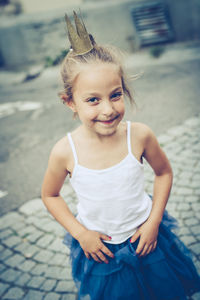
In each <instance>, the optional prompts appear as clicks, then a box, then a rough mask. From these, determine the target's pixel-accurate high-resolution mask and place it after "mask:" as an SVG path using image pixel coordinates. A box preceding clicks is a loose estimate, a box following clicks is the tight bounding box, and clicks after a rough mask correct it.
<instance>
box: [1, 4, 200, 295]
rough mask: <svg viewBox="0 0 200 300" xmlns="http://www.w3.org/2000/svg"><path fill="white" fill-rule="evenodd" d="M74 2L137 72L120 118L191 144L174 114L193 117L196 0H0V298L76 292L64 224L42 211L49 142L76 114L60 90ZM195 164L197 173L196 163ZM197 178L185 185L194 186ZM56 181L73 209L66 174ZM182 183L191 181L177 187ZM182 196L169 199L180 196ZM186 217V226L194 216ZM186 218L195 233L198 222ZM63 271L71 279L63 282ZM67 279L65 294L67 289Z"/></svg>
mask: <svg viewBox="0 0 200 300" xmlns="http://www.w3.org/2000/svg"><path fill="white" fill-rule="evenodd" d="M79 9H80V10H81V13H82V16H83V19H84V22H85V25H86V27H87V29H88V31H89V32H90V33H91V34H93V35H94V37H95V39H96V41H97V43H101V44H112V45H114V46H117V47H119V48H120V49H121V50H123V52H124V65H125V68H126V71H127V73H128V75H137V76H136V77H137V80H130V87H131V89H132V91H133V95H134V98H135V102H136V105H137V107H135V108H134V109H132V108H131V107H130V106H129V105H128V104H127V111H126V116H125V118H126V119H129V120H131V121H139V122H143V123H146V124H147V125H148V126H150V127H151V128H152V129H153V131H154V132H155V133H156V135H157V136H160V135H164V141H165V142H166V140H167V139H168V138H169V136H165V134H166V132H167V131H168V130H170V129H171V128H172V134H174V135H175V134H176V131H177V135H183V136H182V142H181V143H179V141H177V142H176V143H175V142H173V143H172V144H170V145H169V148H168V149H171V150H170V151H172V152H173V153H175V154H176V153H179V152H181V151H182V150H181V149H182V147H183V146H184V147H185V149H184V151H186V152H187V150H188V151H189V150H191V152H192V151H193V150H192V149H193V148H191V149H189V148H190V145H187V144H186V141H187V138H186V137H184V133H185V130H186V129H185V128H186V127H184V128H182V124H183V122H185V120H188V119H190V121H189V122H188V123H187V124H188V126H193V125H194V126H196V124H197V120H196V119H191V118H193V117H198V118H199V113H200V100H199V99H200V85H199V78H200V0H190V1H188V0H177V1H174V0H158V1H153V0H140V1H138V0H137V1H135V0H98V1H97V0H56V1H54V0H42V1H41V0H0V215H1V220H0V239H1V244H0V256H1V260H0V298H1V296H2V299H26V300H27V299H31V300H33V299H37V300H40V299H45V300H50V299H53V300H56V299H59V300H66V299H67V300H72V299H73V300H75V289H74V287H73V283H72V279H71V277H70V276H71V275H70V270H69V269H67V270H65V269H64V268H63V264H64V263H65V262H66V250H62V249H60V250H58V248H59V247H60V248H61V244H62V236H63V231H62V233H60V232H61V231H60V229H59V228H57V227H56V224H55V223H53V221H52V220H51V219H50V217H49V215H47V213H46V212H44V206H43V204H42V202H41V199H40V191H41V185H42V181H43V176H44V173H45V170H46V167H47V163H48V157H49V154H50V151H51V149H52V147H53V145H54V144H55V143H56V142H57V141H58V140H59V139H60V138H62V137H63V136H65V135H66V133H67V132H68V131H71V130H73V128H75V127H76V126H77V124H78V120H73V117H72V114H71V112H70V111H69V110H68V109H67V108H66V107H65V106H64V105H63V104H62V102H61V101H60V99H59V97H58V93H59V91H60V90H61V89H62V82H61V78H60V63H61V61H62V60H63V58H64V56H65V55H66V53H67V52H68V50H69V47H70V45H69V42H68V39H67V30H66V25H65V21H64V14H65V13H67V14H68V15H69V17H70V18H71V19H72V15H73V10H75V11H77V12H79ZM174 126H179V127H175V129H173V128H174ZM190 133H191V132H190ZM191 134H192V133H191ZM194 135H195V132H194ZM184 138H185V139H184ZM196 139H197V138H196V137H195V136H194V138H193V144H195V145H196V148H195V149H197V147H198V143H199V140H196ZM193 146H194V145H193ZM170 147H171V148H170ZM175 147H176V148H177V149H174V148H175ZM173 153H172V154H173ZM167 154H168V153H167ZM189 155H190V158H191V156H192V157H193V158H194V159H195V158H196V159H197V158H198V157H199V156H198V154H197V153H196V152H195V153H192V154H191V153H189ZM195 155H196V156H195ZM179 164H181V162H180V161H179ZM184 164H186V166H187V165H189V164H190V160H189V161H188V162H184ZM197 167H198V164H196V168H197ZM188 168H189V167H188ZM190 168H191V166H190ZM179 169H180V168H179ZM189 170H190V169H189ZM175 171H177V170H175ZM188 172H190V176H191V178H194V174H193V173H192V172H191V170H190V171H185V172H184V171H183V174H182V176H183V177H180V179H179V181H180V184H182V185H183V186H184V182H187V184H188V182H189V180H188ZM195 172H196V173H195V176H197V177H198V176H199V169H198V170H197V169H196V171H195ZM179 173H180V172H179ZM150 177H151V178H152V175H151V176H150ZM197 177H196V178H197ZM199 178H200V177H198V178H197V179H196V181H195V182H193V185H192V184H191V183H190V182H189V184H188V185H189V186H190V185H191V188H192V186H193V187H194V188H196V189H198V188H199ZM67 182H68V181H67ZM175 188H176V187H175ZM64 190H65V193H64V194H65V196H66V200H67V201H69V204H70V208H71V207H72V208H73V211H75V197H74V194H73V192H72V190H71V189H70V188H69V186H68V184H67V183H66V185H65V186H64ZM177 190H178V192H180V191H181V189H180V188H179V187H178V188H177ZM195 192H196V191H195ZM183 193H186V194H187V193H190V191H189V192H188V190H187V188H185V189H184V191H183ZM195 195H196V196H194V195H193V196H192V197H193V198H192V197H191V198H192V199H193V200H194V201H199V198H198V197H199V190H197V192H196V194H195ZM182 197H183V196H182V194H181V197H179V196H176V197H175V198H173V199H177V201H181V203H182ZM197 198H198V199H197ZM32 200H33V201H32ZM70 201H71V202H70ZM191 201H192V200H191ZM197 204H199V202H198V203H197ZM173 205H175V204H174V203H172V211H173V212H174V214H175V210H174V206H173ZM195 205H196V204H195V203H194V210H198V209H199V208H198V206H197V205H196V206H195ZM183 208H184V209H185V210H187V211H186V212H185V216H186V215H187V214H188V216H189V213H190V216H191V215H192V213H193V212H191V211H190V212H189V210H190V208H189V206H187V204H185V206H184V205H183ZM178 213H179V212H178ZM178 213H177V214H178ZM178 216H180V214H178ZM191 219H192V220H189V221H190V222H191V223H189V221H188V225H189V226H190V225H191V224H193V225H195V224H196V223H195V222H199V221H198V220H197V219H195V218H194V217H191ZM193 228H194V230H196V231H195V234H196V235H199V227H198V228H197V226H196V227H193ZM184 230H185V231H184V232H186V233H187V232H188V233H187V234H188V235H189V236H186V239H187V242H188V243H191V242H194V241H196V244H194V245H193V248H194V251H196V252H197V256H198V257H200V256H199V253H200V250H199V249H200V248H199V247H200V243H199V238H197V239H194V237H193V236H192V237H191V236H190V235H191V234H190V232H189V231H188V228H186V229H184ZM52 232H54V234H52ZM182 232H183V231H182ZM198 237H199V236H198ZM188 239H189V240H188ZM192 239H193V240H192ZM46 248H48V249H46ZM198 263H199V262H198ZM48 264H51V266H49V265H48ZM199 269H200V264H199ZM65 272H67V276H68V277H67V278H68V279H69V278H70V279H69V280H71V281H68V282H67V283H66V274H65ZM45 276H46V277H45ZM1 280H2V282H1ZM66 289H67V290H68V291H69V292H71V294H67V295H65V292H66ZM50 292H52V293H51V294H49V293H50ZM25 294H26V296H24V295H25ZM194 299H195V300H196V299H199V298H198V296H197V298H194Z"/></svg>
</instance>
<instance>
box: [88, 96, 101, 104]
mask: <svg viewBox="0 0 200 300" xmlns="http://www.w3.org/2000/svg"><path fill="white" fill-rule="evenodd" d="M98 101H99V100H98V98H96V97H93V98H90V99H88V100H87V102H89V103H94V104H96V103H98Z"/></svg>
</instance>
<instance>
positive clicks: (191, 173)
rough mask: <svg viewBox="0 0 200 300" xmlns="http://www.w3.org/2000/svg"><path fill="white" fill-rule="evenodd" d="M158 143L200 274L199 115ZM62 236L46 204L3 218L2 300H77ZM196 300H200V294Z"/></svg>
mask: <svg viewBox="0 0 200 300" xmlns="http://www.w3.org/2000/svg"><path fill="white" fill-rule="evenodd" d="M158 140H159V142H160V144H161V146H162V147H163V149H164V150H165V151H166V153H167V156H168V157H169V159H170V161H171V164H172V167H173V171H174V185H173V188H172V193H171V197H170V199H169V202H168V204H167V209H168V211H169V212H170V213H171V214H172V215H173V216H175V217H176V218H177V219H178V221H179V225H180V231H179V232H178V234H179V236H180V237H181V239H182V240H183V241H184V242H185V244H186V245H187V246H188V247H189V249H190V250H191V251H192V253H193V254H194V262H195V265H196V267H197V269H198V272H199V273H200V225H199V222H200V184H199V183H200V151H199V150H200V115H196V116H194V117H193V118H190V119H188V120H186V121H185V122H184V123H183V124H181V125H180V126H177V127H174V128H171V129H170V130H168V131H167V132H166V134H165V135H162V136H159V137H158ZM145 172H146V173H145V175H146V188H147V191H148V192H150V193H151V192H152V182H153V176H152V171H151V169H150V168H149V167H148V166H146V164H145ZM61 194H62V196H63V197H64V198H65V199H66V201H67V203H68V204H69V207H70V209H71V210H72V212H73V213H75V212H76V199H75V195H74V193H73V191H72V189H71V187H70V186H69V184H68V181H67V182H66V183H65V185H64V186H63V189H62V193H61ZM63 236H64V230H63V228H62V227H61V226H60V225H59V224H58V223H57V222H56V221H55V220H54V219H53V218H52V217H51V216H50V214H49V213H48V212H47V211H46V209H45V207H44V205H43V203H42V201H41V199H33V200H30V201H27V203H26V204H24V205H23V206H21V207H20V208H19V209H18V210H17V211H11V212H9V213H7V214H6V215H4V216H3V217H2V218H1V220H0V238H1V244H0V280H1V282H0V298H1V299H26V300H27V299H31V300H34V299H37V300H40V299H45V300H50V299H52V300H57V299H58V300H65V299H66V300H75V298H76V289H75V286H74V283H73V281H72V277H71V272H70V265H69V261H68V255H69V252H68V250H67V248H66V247H65V246H64V245H63V243H62V239H63ZM192 299H193V300H197V299H200V293H198V294H195V295H193V297H192Z"/></svg>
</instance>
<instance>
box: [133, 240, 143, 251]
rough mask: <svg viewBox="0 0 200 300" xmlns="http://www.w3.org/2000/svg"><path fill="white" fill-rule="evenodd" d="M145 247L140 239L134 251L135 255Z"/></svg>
mask: <svg viewBox="0 0 200 300" xmlns="http://www.w3.org/2000/svg"><path fill="white" fill-rule="evenodd" d="M144 246H145V243H144V242H143V241H142V240H141V239H140V241H139V244H138V246H137V249H136V251H135V252H136V254H140V253H141V252H142V250H143V248H144Z"/></svg>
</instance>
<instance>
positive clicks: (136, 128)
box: [131, 122, 156, 143]
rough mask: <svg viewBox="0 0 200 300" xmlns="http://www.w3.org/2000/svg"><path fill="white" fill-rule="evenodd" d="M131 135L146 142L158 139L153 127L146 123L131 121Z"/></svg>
mask: <svg viewBox="0 0 200 300" xmlns="http://www.w3.org/2000/svg"><path fill="white" fill-rule="evenodd" d="M131 136H132V137H134V138H136V139H138V140H139V141H141V142H143V143H146V142H148V141H149V140H150V139H152V138H153V139H156V137H155V134H154V133H153V131H152V129H151V128H150V127H149V126H147V125H146V124H144V123H140V122H132V123H131Z"/></svg>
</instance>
